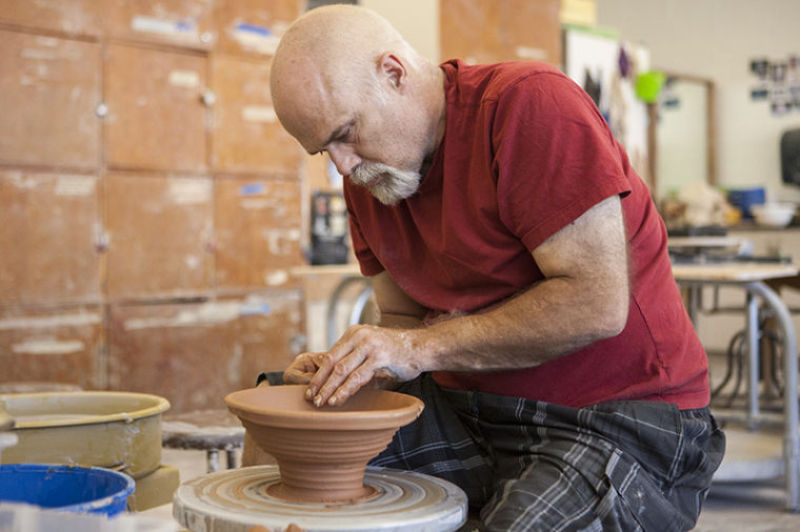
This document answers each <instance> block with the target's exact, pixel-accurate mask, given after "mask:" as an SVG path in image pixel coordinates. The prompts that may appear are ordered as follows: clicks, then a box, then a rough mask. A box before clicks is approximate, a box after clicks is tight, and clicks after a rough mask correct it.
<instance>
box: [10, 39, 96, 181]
mask: <svg viewBox="0 0 800 532" xmlns="http://www.w3.org/2000/svg"><path fill="white" fill-rule="evenodd" d="M0 102H2V112H0V131H2V134H0V163H5V164H24V165H36V166H58V167H68V168H73V169H79V170H87V169H89V170H94V169H96V168H97V167H98V165H99V151H100V148H99V144H100V136H99V133H100V126H99V119H98V118H97V116H96V114H95V111H96V109H97V105H98V104H99V103H100V45H98V44H95V43H89V42H82V41H74V40H70V39H61V38H55V37H46V36H42V35H31V34H28V33H19V32H15V31H5V30H0Z"/></svg>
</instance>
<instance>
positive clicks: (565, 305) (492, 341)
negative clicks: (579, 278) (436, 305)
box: [408, 278, 628, 371]
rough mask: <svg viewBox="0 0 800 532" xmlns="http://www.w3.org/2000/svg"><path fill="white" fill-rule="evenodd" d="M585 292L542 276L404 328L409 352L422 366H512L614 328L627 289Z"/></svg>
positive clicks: (621, 318) (567, 349)
mask: <svg viewBox="0 0 800 532" xmlns="http://www.w3.org/2000/svg"><path fill="white" fill-rule="evenodd" d="M593 288H594V287H593ZM586 294H587V290H586V287H584V286H582V285H581V284H580V283H577V282H575V281H571V280H568V279H560V278H553V279H548V280H546V281H543V282H541V283H539V284H537V285H535V286H533V287H531V288H530V289H528V290H527V291H525V292H522V293H520V294H518V295H517V296H515V297H513V298H512V299H510V300H508V301H506V302H505V303H503V304H502V305H499V306H498V307H496V308H494V309H492V310H490V311H488V312H485V313H480V314H472V315H468V316H461V317H456V318H453V319H451V320H447V321H443V322H439V323H436V324H434V325H431V326H429V327H425V328H424V329H419V330H416V331H409V332H408V334H409V338H410V343H411V345H412V346H413V348H412V349H413V351H414V356H415V358H418V359H419V360H420V362H421V366H422V367H424V368H425V369H427V370H448V371H492V370H501V369H515V368H523V367H531V366H536V365H539V364H541V363H543V362H546V361H548V360H551V359H553V358H556V357H558V356H561V355H564V354H567V353H571V352H573V351H575V350H577V349H580V348H582V347H585V346H587V345H589V344H591V343H593V342H595V341H597V340H601V339H603V338H608V337H611V336H615V335H617V334H619V333H620V332H621V330H622V327H624V323H625V318H626V317H627V297H628V296H627V291H625V293H624V294H609V293H606V292H603V291H599V292H597V291H595V295H594V296H592V297H591V300H590V301H587V296H586ZM622 297H624V298H625V300H624V301H623V300H622V299H621V298H622Z"/></svg>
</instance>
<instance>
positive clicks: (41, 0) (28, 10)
mask: <svg viewBox="0 0 800 532" xmlns="http://www.w3.org/2000/svg"><path fill="white" fill-rule="evenodd" d="M104 6H105V1H104V0H36V1H35V2H32V1H29V0H22V1H20V0H0V22H5V23H8V24H15V25H19V26H24V27H26V28H30V29H34V30H47V31H55V32H60V33H66V34H68V35H80V36H87V37H99V36H100V35H101V34H102V29H103V26H102V24H103V8H104Z"/></svg>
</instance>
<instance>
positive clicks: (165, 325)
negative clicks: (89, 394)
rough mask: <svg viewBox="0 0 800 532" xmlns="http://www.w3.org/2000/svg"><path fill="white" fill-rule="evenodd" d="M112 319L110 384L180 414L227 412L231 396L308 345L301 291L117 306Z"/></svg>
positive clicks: (280, 368)
mask: <svg viewBox="0 0 800 532" xmlns="http://www.w3.org/2000/svg"><path fill="white" fill-rule="evenodd" d="M109 314H110V325H109V387H110V388H111V389H118V390H130V391H139V392H147V393H154V394H156V395H160V396H163V397H166V398H167V399H168V400H169V401H170V403H171V405H172V408H171V410H172V411H173V412H175V413H180V412H185V411H187V410H192V409H206V408H225V406H224V403H223V402H222V400H223V398H224V397H225V395H226V394H228V393H230V392H232V391H235V390H239V389H242V388H250V387H253V386H255V382H256V377H257V376H258V373H259V372H261V371H281V370H283V369H284V368H285V367H286V366H287V365H288V363H289V362H290V361H291V359H292V354H293V353H294V352H295V351H298V350H299V349H301V348H302V347H303V346H302V345H301V343H298V342H299V341H300V340H298V338H299V335H301V331H302V330H303V317H302V310H301V305H300V296H299V295H298V294H297V293H296V292H276V293H267V294H251V295H249V296H247V297H245V298H236V299H225V300H220V301H213V302H208V303H200V304H191V303H189V304H164V305H111V308H110V313H109Z"/></svg>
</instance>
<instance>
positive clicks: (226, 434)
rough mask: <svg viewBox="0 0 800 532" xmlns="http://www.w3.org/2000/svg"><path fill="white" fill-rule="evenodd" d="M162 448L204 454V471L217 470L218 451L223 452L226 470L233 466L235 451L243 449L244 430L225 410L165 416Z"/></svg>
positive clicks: (162, 428) (234, 464) (163, 419)
mask: <svg viewBox="0 0 800 532" xmlns="http://www.w3.org/2000/svg"><path fill="white" fill-rule="evenodd" d="M161 445H163V446H164V447H166V448H168V449H199V450H203V451H206V461H207V462H206V469H207V471H208V472H209V473H213V472H215V471H217V470H219V451H225V454H226V458H227V468H228V469H234V468H235V467H236V450H237V449H241V448H242V447H243V446H244V427H242V424H241V422H240V421H239V419H238V418H237V417H236V416H234V415H233V414H231V413H230V412H229V411H228V410H227V409H214V410H195V411H192V412H186V413H184V414H175V415H171V416H164V417H163V418H162V420H161Z"/></svg>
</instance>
